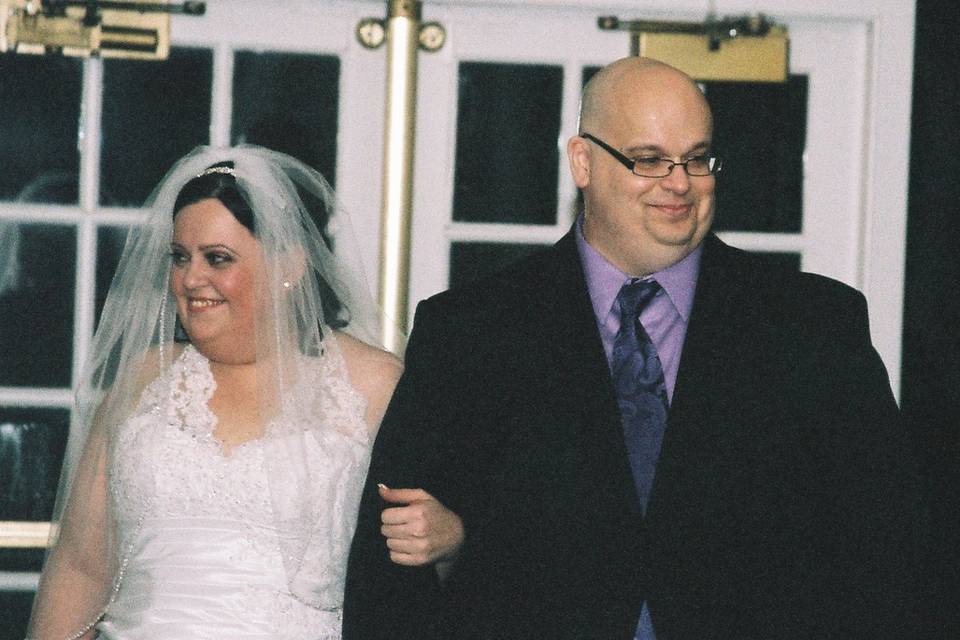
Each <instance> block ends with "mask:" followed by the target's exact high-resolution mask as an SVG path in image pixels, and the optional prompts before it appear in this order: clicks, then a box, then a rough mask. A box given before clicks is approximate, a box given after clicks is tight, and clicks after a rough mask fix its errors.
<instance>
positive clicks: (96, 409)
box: [28, 145, 400, 638]
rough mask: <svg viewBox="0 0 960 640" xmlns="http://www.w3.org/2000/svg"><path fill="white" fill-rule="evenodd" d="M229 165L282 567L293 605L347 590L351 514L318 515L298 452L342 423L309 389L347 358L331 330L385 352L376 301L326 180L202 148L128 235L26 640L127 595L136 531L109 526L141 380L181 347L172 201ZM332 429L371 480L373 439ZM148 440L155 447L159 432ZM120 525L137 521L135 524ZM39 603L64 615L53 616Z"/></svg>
mask: <svg viewBox="0 0 960 640" xmlns="http://www.w3.org/2000/svg"><path fill="white" fill-rule="evenodd" d="M228 161H229V162H232V163H233V169H234V175H235V178H236V181H237V185H238V187H239V189H240V191H241V193H243V194H244V196H245V197H246V200H247V202H248V203H249V204H250V206H251V209H252V211H253V215H254V224H253V226H254V229H255V236H256V238H257V240H258V241H259V243H260V248H261V250H262V255H261V258H262V261H261V262H262V265H263V266H262V268H261V269H259V270H258V273H257V274H256V278H255V284H254V287H255V292H256V305H257V308H256V311H255V314H254V315H255V331H254V335H255V342H256V344H255V345H254V346H255V354H256V356H255V358H256V359H255V362H256V366H257V370H256V378H257V382H256V386H257V407H258V415H257V423H258V424H259V428H260V433H259V435H260V437H259V440H260V441H261V442H262V445H263V450H264V467H265V475H266V478H267V485H268V486H267V487H265V490H266V491H268V492H269V496H270V498H271V506H272V512H273V517H274V519H275V526H276V528H277V530H278V531H281V532H283V535H282V536H281V537H280V545H281V552H282V558H283V564H284V571H285V574H286V576H287V581H288V584H289V588H290V591H291V593H292V594H294V596H295V597H296V598H297V599H299V600H302V601H303V602H305V603H307V604H309V605H310V606H312V607H315V608H319V609H334V608H338V607H339V606H340V605H341V603H340V602H337V601H335V600H336V597H335V596H331V595H330V594H336V593H340V594H342V588H339V589H331V588H330V584H329V583H330V582H331V581H334V582H340V583H341V586H342V581H343V579H344V576H343V573H344V571H345V562H346V554H347V550H348V547H349V543H350V537H351V536H352V532H353V529H354V526H355V517H356V510H355V509H346V510H344V511H343V512H342V513H341V515H340V516H339V517H337V518H330V517H327V518H324V517H320V516H321V514H322V513H324V511H325V509H324V507H325V505H323V504H316V502H317V500H318V498H317V497H316V496H317V495H318V494H317V492H315V491H313V490H311V489H310V488H311V487H312V486H314V485H315V483H316V482H317V481H318V480H317V477H318V476H319V475H321V474H319V470H318V469H316V468H314V465H316V461H312V460H311V459H309V458H308V457H307V456H306V455H305V454H304V451H305V450H306V447H305V446H304V442H305V440H306V439H310V440H311V444H312V445H313V446H314V447H316V446H317V443H320V446H324V445H323V443H325V442H327V441H329V439H330V437H331V435H336V434H331V433H328V432H329V431H330V430H335V429H338V423H337V421H336V420H334V419H331V420H325V419H324V416H323V415H318V414H317V412H318V406H320V405H319V404H318V403H317V402H316V398H315V397H314V396H315V390H313V389H312V388H311V384H304V383H305V382H307V381H312V380H314V379H313V378H311V376H313V375H315V372H316V367H315V365H314V364H312V363H315V362H316V359H317V358H318V357H320V356H321V355H322V354H324V353H325V351H326V350H329V349H338V347H337V339H330V338H331V335H338V334H336V333H334V332H342V333H346V334H349V335H350V336H352V337H353V338H356V339H358V340H361V341H363V342H365V343H367V344H370V345H374V346H381V345H380V339H379V336H380V335H381V333H380V328H381V323H382V322H383V318H382V317H381V314H380V312H379V310H378V308H377V306H376V305H375V304H374V301H373V299H372V298H371V296H370V294H369V290H368V288H367V284H366V281H365V278H364V275H363V268H362V266H361V263H362V260H361V255H360V252H359V250H358V246H357V243H356V241H355V239H354V238H353V236H352V231H351V228H350V224H349V221H348V219H347V217H346V215H345V213H344V212H343V211H342V208H341V207H340V206H339V205H338V203H337V201H336V198H335V197H334V194H333V191H332V189H331V187H330V186H329V185H328V184H327V182H326V181H325V180H324V178H323V177H322V176H321V175H320V174H319V173H317V172H316V171H314V170H313V169H311V168H309V167H308V166H306V165H304V164H303V163H301V162H300V161H298V160H296V159H294V158H292V157H290V156H287V155H284V154H281V153H277V152H273V151H270V150H267V149H264V148H261V147H256V146H248V145H244V146H239V147H233V148H211V147H200V148H198V149H196V150H194V151H193V152H192V153H190V154H189V155H188V156H186V157H185V158H183V159H182V160H181V161H179V162H178V163H177V164H176V165H175V166H174V167H173V168H172V169H171V170H170V171H169V172H168V174H167V175H166V176H165V177H164V179H163V180H162V181H161V183H160V184H159V186H158V187H157V188H156V189H155V191H154V193H153V194H152V195H151V196H150V199H149V200H148V202H147V205H146V206H147V207H148V209H149V216H148V218H147V220H146V222H145V223H144V224H143V225H141V226H136V227H134V228H132V230H131V232H130V234H129V236H128V238H127V242H126V245H125V248H124V251H123V255H122V258H121V260H120V263H119V267H118V269H117V272H116V275H115V276H114V279H113V283H112V285H111V288H110V292H109V294H108V296H107V300H106V303H105V306H104V309H103V313H102V316H101V318H100V322H99V325H98V327H97V331H96V334H95V336H94V338H93V342H92V345H91V349H90V354H89V357H88V359H87V362H86V365H85V368H84V370H83V374H82V379H81V382H80V384H79V387H78V390H77V397H76V407H75V414H74V415H75V419H74V422H73V426H72V428H71V433H70V437H69V442H68V446H67V452H66V457H65V461H64V470H63V473H62V477H61V481H60V490H59V494H58V498H57V504H56V507H55V514H54V526H53V528H52V534H51V540H50V543H51V546H50V551H49V552H48V556H47V560H46V563H45V567H44V575H43V578H42V579H41V584H40V587H39V591H38V598H37V602H38V605H37V606H36V607H35V610H34V616H33V620H32V621H31V628H30V629H29V631H28V636H29V637H30V638H67V637H80V636H81V635H83V633H85V632H86V631H87V630H89V629H91V628H92V626H93V625H94V624H95V623H96V621H97V620H98V619H99V618H100V617H101V616H102V615H103V612H104V611H105V610H106V609H107V608H108V607H109V604H110V602H111V600H112V599H113V598H114V597H115V595H116V593H117V591H118V589H119V588H120V587H121V585H122V581H123V573H124V567H125V565H126V563H127V561H128V559H129V553H130V544H131V541H130V540H129V539H127V538H131V537H133V535H132V534H131V532H130V531H129V530H127V529H118V528H117V526H116V524H117V521H118V518H119V517H120V515H121V514H118V513H116V512H115V501H114V500H113V499H112V496H111V484H110V481H109V479H110V474H111V470H112V469H113V463H114V456H115V454H116V450H117V439H118V436H117V433H118V431H119V425H121V424H122V423H123V422H124V421H125V420H126V419H127V418H129V417H130V416H131V415H132V414H133V413H134V412H135V411H137V408H138V403H139V402H140V398H141V395H143V390H144V389H145V388H146V386H147V385H148V384H150V382H151V381H153V380H155V379H157V378H161V377H163V376H165V375H166V374H167V373H168V372H169V371H170V369H171V366H172V365H173V363H174V362H175V361H176V359H177V358H178V356H179V355H180V354H181V353H182V352H183V349H184V347H183V345H182V344H181V343H178V334H180V332H179V331H178V327H177V325H178V323H177V319H176V305H175V303H174V300H173V297H172V295H171V293H170V288H169V280H170V269H171V266H170V265H171V258H170V242H171V239H172V236H173V223H174V217H173V214H174V211H173V207H174V202H175V200H176V198H177V195H178V194H179V192H180V191H181V189H182V187H183V186H184V185H185V184H186V183H187V182H188V181H190V180H191V179H193V178H195V177H197V176H198V175H200V174H202V173H203V172H204V171H205V170H206V169H207V168H208V167H211V166H212V165H215V164H218V163H223V162H228ZM315 220H319V221H320V225H321V227H322V230H321V228H318V225H317V223H316V222H315ZM180 339H181V340H182V336H181V337H180ZM397 355H400V354H397ZM320 384H322V381H320ZM165 402H167V403H168V404H169V403H173V402H174V401H173V400H171V399H167V400H166V401H165ZM171 409H172V410H174V411H175V410H176V408H175V407H170V406H167V407H163V408H161V412H163V415H167V413H166V412H167V411H168V410H171ZM339 435H340V436H346V437H347V438H350V439H355V440H358V441H361V442H360V444H362V445H363V446H362V447H358V448H357V449H356V450H357V451H362V452H364V453H363V454H359V455H358V458H357V460H356V461H355V463H356V464H357V465H363V466H364V471H365V465H366V464H367V462H368V459H367V458H366V457H365V455H366V456H368V455H369V442H368V438H369V436H368V434H367V433H366V432H363V433H343V434H339ZM141 437H146V438H151V439H154V442H157V441H158V440H159V439H163V438H164V430H163V429H155V430H154V431H153V432H151V433H148V434H142V435H141ZM341 440H342V438H341ZM364 454H365V455H364ZM328 475H329V474H328ZM142 481H143V482H145V483H149V482H151V478H149V477H147V478H144V479H143V480H142ZM324 481H325V482H330V480H329V478H328V479H326V480H324ZM360 484H362V483H360ZM360 490H361V487H360V486H357V487H356V493H357V495H356V496H352V497H350V496H348V499H355V500H356V501H358V500H359V492H360ZM146 493H147V494H148V495H149V493H150V492H149V491H147V492H146ZM343 514H347V515H348V517H343ZM122 516H123V518H124V519H125V520H126V521H127V522H129V521H130V520H134V521H136V519H137V517H138V514H130V513H124V514H122ZM121 531H122V533H121ZM331 541H333V543H331ZM339 556H342V558H341V557H339ZM331 567H332V568H333V570H331ZM64 576H67V577H68V579H64ZM54 585H55V587H54ZM54 589H55V590H56V593H54ZM47 590H50V592H49V593H47ZM341 597H342V595H341ZM41 603H43V604H41ZM44 607H55V615H50V613H51V612H50V611H46V612H44V611H42V610H41V609H43V608H44ZM41 621H42V622H41Z"/></svg>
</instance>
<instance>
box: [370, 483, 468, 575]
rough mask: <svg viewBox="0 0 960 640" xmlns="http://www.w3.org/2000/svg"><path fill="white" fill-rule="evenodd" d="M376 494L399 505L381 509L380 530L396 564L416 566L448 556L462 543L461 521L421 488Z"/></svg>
mask: <svg viewBox="0 0 960 640" xmlns="http://www.w3.org/2000/svg"><path fill="white" fill-rule="evenodd" d="M380 497H381V498H383V500H384V501H385V502H389V503H391V504H396V505H400V506H396V507H390V508H388V509H384V510H383V513H382V514H381V516H380V519H381V521H382V523H383V526H381V527H380V532H381V533H382V534H383V537H384V538H386V539H387V548H388V549H389V550H390V559H391V560H392V561H393V562H395V563H396V564H401V565H405V566H411V567H413V566H420V565H426V564H433V563H435V562H439V561H443V560H450V559H452V558H453V556H454V555H455V554H456V552H457V551H458V550H459V549H460V545H461V544H463V536H464V530H463V522H462V521H461V520H460V517H459V516H458V515H457V514H455V513H454V512H453V511H450V510H449V509H447V508H446V507H445V506H443V505H442V504H441V503H440V502H439V501H438V500H437V499H436V498H434V497H433V496H431V495H430V494H429V493H427V492H426V491H424V490H422V489H390V488H387V487H386V486H384V485H380Z"/></svg>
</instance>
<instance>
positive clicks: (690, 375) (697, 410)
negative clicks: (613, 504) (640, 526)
mask: <svg viewBox="0 0 960 640" xmlns="http://www.w3.org/2000/svg"><path fill="white" fill-rule="evenodd" d="M742 271H743V266H742V264H741V263H740V262H739V261H738V260H737V259H736V255H735V252H734V250H732V249H730V248H729V247H727V246H726V245H725V244H723V243H722V242H721V241H720V240H719V239H717V238H716V237H715V236H713V235H710V236H708V238H707V240H706V241H705V243H704V252H703V256H702V258H701V266H700V274H699V277H698V280H697V290H696V297H695V299H694V305H693V310H692V312H691V315H690V323H689V325H688V327H687V334H686V338H685V340H684V344H683V350H682V353H681V358H680V368H679V371H678V374H677V384H676V386H675V389H674V397H673V403H672V405H671V408H670V415H669V419H668V424H667V430H666V433H665V435H664V442H663V448H662V450H661V454H660V461H659V463H658V466H657V475H656V478H655V480H654V486H653V491H652V495H651V506H650V511H649V513H650V514H651V515H650V517H651V518H655V517H658V516H659V515H661V514H662V513H663V512H664V511H669V510H672V509H674V508H677V507H678V506H679V505H680V504H683V503H685V502H687V501H688V500H689V497H690V494H688V491H687V490H688V489H690V490H692V491H693V492H694V493H696V494H697V495H700V496H703V495H704V493H703V492H707V493H709V492H710V491H719V490H720V489H719V488H718V487H716V486H713V487H710V486H708V485H709V480H708V479H709V478H711V477H713V475H712V470H713V469H714V468H715V467H716V465H718V464H721V463H722V461H721V460H719V451H721V447H720V443H721V440H724V439H727V440H728V439H730V438H735V437H737V434H735V433H731V432H730V430H731V429H735V428H736V421H735V420H734V421H731V420H726V419H724V416H725V415H728V414H730V413H731V412H735V411H736V407H737V405H738V403H739V402H741V401H742V399H743V398H744V395H743V394H744V386H745V385H746V384H747V383H746V382H745V381H744V379H743V376H744V374H745V371H748V370H749V368H750V366H751V365H750V364H749V362H746V361H745V358H750V357H751V354H752V353H753V351H754V350H752V349H750V348H748V345H746V344H745V341H746V340H748V339H749V336H750V335H751V332H750V329H751V327H754V328H755V327H756V323H757V322H758V320H757V318H758V316H757V309H758V306H757V301H756V299H755V296H754V295H753V294H754V293H755V292H752V291H751V289H750V287H749V286H748V285H747V284H746V283H747V282H749V278H750V274H749V273H744V272H742ZM731 363H738V365H740V366H737V367H731V366H730V365H731ZM707 500H708V501H709V502H711V503H712V504H723V497H722V496H716V499H715V500H710V499H709V498H707Z"/></svg>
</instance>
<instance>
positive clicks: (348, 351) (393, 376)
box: [334, 331, 403, 429]
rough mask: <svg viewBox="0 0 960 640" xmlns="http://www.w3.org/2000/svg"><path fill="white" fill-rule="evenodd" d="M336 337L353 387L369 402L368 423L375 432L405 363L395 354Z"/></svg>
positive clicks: (342, 335) (339, 334)
mask: <svg viewBox="0 0 960 640" xmlns="http://www.w3.org/2000/svg"><path fill="white" fill-rule="evenodd" d="M334 335H335V336H336V339H337V345H338V346H339V347H340V352H341V353H342V354H343V359H344V362H346V365H347V375H348V376H349V377H350V383H351V384H352V385H353V386H354V387H355V388H356V389H357V391H359V392H360V393H361V394H363V396H364V397H365V398H366V399H367V415H366V419H367V423H368V424H369V425H370V426H371V428H374V429H375V428H376V427H377V426H378V425H379V424H380V420H381V419H382V418H383V414H384V412H385V411H386V409H387V404H388V403H389V402H390V396H391V395H393V389H394V387H396V386H397V381H398V380H399V379H400V374H402V373H403V363H402V362H401V361H400V358H398V357H396V356H395V355H393V354H392V353H390V352H388V351H384V350H383V349H378V348H377V347H374V346H371V345H369V344H367V343H366V342H363V341H362V340H358V339H356V338H354V337H353V336H351V335H349V334H346V333H343V332H342V331H336V332H334Z"/></svg>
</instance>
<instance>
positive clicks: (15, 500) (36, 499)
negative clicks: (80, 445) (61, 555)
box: [0, 407, 70, 522]
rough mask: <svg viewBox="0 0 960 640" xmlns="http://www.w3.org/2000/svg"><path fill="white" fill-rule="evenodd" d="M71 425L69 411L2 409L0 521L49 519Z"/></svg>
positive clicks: (0, 429) (38, 520) (0, 414)
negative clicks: (2, 489)
mask: <svg viewBox="0 0 960 640" xmlns="http://www.w3.org/2000/svg"><path fill="white" fill-rule="evenodd" d="M69 425H70V412H69V411H67V410H66V409H19V408H10V407H6V408H2V409H0V487H3V488H4V491H3V492H2V494H0V520H31V521H37V522H43V521H46V520H49V519H50V517H51V515H52V514H53V501H54V498H56V494H57V481H58V480H59V478H60V465H61V464H63V452H64V450H65V448H66V444H67V432H68V428H69Z"/></svg>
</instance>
